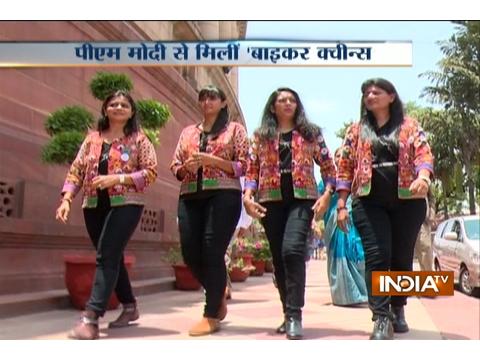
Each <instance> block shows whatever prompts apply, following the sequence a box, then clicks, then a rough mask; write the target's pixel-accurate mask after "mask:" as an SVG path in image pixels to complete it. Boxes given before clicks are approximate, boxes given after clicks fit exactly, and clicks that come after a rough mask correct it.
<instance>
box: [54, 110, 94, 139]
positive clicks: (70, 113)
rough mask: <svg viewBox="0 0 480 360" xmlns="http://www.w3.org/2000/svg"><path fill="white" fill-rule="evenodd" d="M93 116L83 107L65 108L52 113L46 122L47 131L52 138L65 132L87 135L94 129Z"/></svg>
mask: <svg viewBox="0 0 480 360" xmlns="http://www.w3.org/2000/svg"><path fill="white" fill-rule="evenodd" d="M93 122H94V117H93V115H92V114H91V113H90V112H89V111H88V110H87V109H85V108H84V107H82V106H65V107H63V108H60V109H58V110H57V111H55V112H53V113H51V114H50V115H49V116H48V117H47V120H46V121H45V130H46V131H47V133H48V134H49V135H50V136H53V135H57V134H59V133H61V132H64V131H79V132H83V133H85V132H86V131H87V130H88V129H89V128H91V127H92V125H93Z"/></svg>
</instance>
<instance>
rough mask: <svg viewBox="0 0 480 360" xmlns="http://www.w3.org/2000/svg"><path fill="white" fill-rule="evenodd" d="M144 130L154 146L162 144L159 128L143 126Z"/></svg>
mask: <svg viewBox="0 0 480 360" xmlns="http://www.w3.org/2000/svg"><path fill="white" fill-rule="evenodd" d="M142 130H143V132H144V133H145V135H147V137H148V139H149V140H150V142H151V143H152V144H153V145H154V146H157V145H160V141H159V140H158V130H154V129H147V128H142Z"/></svg>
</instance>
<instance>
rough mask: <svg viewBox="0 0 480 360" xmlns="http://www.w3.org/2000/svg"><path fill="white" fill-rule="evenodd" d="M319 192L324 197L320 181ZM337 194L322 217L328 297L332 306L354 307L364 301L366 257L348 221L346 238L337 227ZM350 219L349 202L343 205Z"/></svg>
mask: <svg viewBox="0 0 480 360" xmlns="http://www.w3.org/2000/svg"><path fill="white" fill-rule="evenodd" d="M318 191H319V192H320V193H321V194H323V192H324V191H325V186H324V184H323V182H322V181H320V183H319V184H318ZM337 199H338V194H337V193H335V194H333V195H332V198H331V200H330V205H329V207H328V209H327V212H326V213H325V216H324V218H323V219H324V222H325V233H324V238H325V246H326V249H327V271H328V282H329V284H330V293H331V295H332V303H333V304H334V305H353V304H359V303H364V302H366V301H367V287H366V285H365V256H364V253H363V246H362V241H361V238H360V235H359V233H358V231H357V229H356V228H355V226H353V224H352V222H351V221H350V226H349V229H348V234H345V233H344V232H343V231H342V230H340V229H339V228H338V227H337V211H336V210H337ZM346 206H347V209H348V212H349V216H350V219H352V200H351V197H348V199H347V203H346Z"/></svg>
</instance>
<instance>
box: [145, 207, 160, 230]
mask: <svg viewBox="0 0 480 360" xmlns="http://www.w3.org/2000/svg"><path fill="white" fill-rule="evenodd" d="M163 223H164V211H163V210H161V209H160V210H152V209H148V208H144V209H143V214H142V219H141V223H140V231H143V232H159V233H161V232H163V226H164V224H163Z"/></svg>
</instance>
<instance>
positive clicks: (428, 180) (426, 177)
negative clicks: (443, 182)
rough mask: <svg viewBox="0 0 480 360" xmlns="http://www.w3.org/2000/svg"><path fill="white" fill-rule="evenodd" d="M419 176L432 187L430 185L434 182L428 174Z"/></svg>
mask: <svg viewBox="0 0 480 360" xmlns="http://www.w3.org/2000/svg"><path fill="white" fill-rule="evenodd" d="M418 178H419V179H422V180H423V181H425V182H426V183H427V185H428V187H430V185H431V184H432V180H430V178H429V177H428V176H425V175H418Z"/></svg>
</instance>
